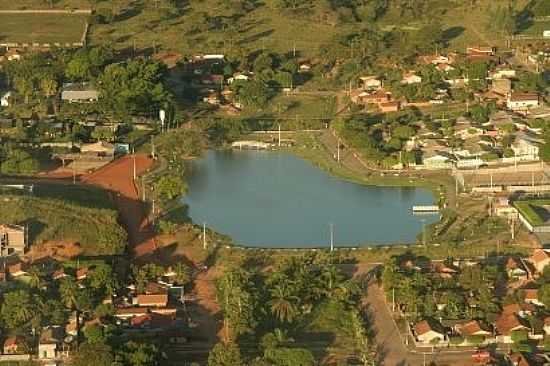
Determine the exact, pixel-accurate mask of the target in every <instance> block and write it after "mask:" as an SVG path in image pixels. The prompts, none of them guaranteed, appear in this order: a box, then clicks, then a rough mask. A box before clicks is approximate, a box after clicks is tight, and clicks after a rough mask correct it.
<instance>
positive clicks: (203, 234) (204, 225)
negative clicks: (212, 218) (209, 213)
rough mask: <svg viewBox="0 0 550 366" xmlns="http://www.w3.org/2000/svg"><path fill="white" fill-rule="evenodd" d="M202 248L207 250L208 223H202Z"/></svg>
mask: <svg viewBox="0 0 550 366" xmlns="http://www.w3.org/2000/svg"><path fill="white" fill-rule="evenodd" d="M202 248H203V249H204V250H206V222H203V223H202Z"/></svg>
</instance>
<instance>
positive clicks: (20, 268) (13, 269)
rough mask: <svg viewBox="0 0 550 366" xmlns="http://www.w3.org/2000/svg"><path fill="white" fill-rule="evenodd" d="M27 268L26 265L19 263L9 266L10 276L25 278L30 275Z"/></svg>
mask: <svg viewBox="0 0 550 366" xmlns="http://www.w3.org/2000/svg"><path fill="white" fill-rule="evenodd" d="M26 268H27V265H26V264H25V263H23V262H18V263H15V264H12V265H10V266H8V274H9V275H10V277H12V278H17V277H21V276H25V275H26V274H28V272H27V271H26Z"/></svg>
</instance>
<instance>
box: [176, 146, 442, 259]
mask: <svg viewBox="0 0 550 366" xmlns="http://www.w3.org/2000/svg"><path fill="white" fill-rule="evenodd" d="M191 169H192V172H191V174H190V176H189V177H188V184H189V193H188V195H187V196H186V197H185V198H184V202H185V203H187V204H188V205H189V206H190V209H189V215H190V216H191V218H192V219H193V221H194V222H195V223H198V224H200V223H203V222H206V224H207V226H209V227H211V228H212V229H214V230H216V231H218V232H220V233H223V234H226V235H229V236H231V237H232V238H233V240H234V241H235V243H237V244H240V245H245V246H249V247H263V248H311V247H328V246H329V243H330V223H332V224H333V228H334V230H333V232H334V244H335V246H362V245H388V244H398V243H410V242H414V241H415V240H416V237H417V235H418V234H419V233H420V232H421V231H422V225H423V221H424V223H425V224H430V223H433V222H435V221H436V220H438V216H437V215H430V216H421V217H419V216H413V214H412V212H411V208H412V206H414V205H423V204H433V202H434V198H433V195H432V193H431V192H430V191H429V190H426V189H422V188H408V187H406V188H398V187H376V186H364V185H359V184H355V183H350V182H347V181H344V180H342V179H339V178H336V177H333V176H331V175H329V174H328V173H326V172H324V171H322V170H320V169H318V168H316V167H315V166H313V165H312V164H310V163H309V162H307V161H305V160H303V159H301V158H298V157H296V156H294V155H292V154H289V153H286V152H262V151H209V152H208V154H207V155H206V156H205V157H203V158H201V159H198V160H196V161H193V162H192V164H191Z"/></svg>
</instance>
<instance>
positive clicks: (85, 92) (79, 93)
mask: <svg viewBox="0 0 550 366" xmlns="http://www.w3.org/2000/svg"><path fill="white" fill-rule="evenodd" d="M98 99H99V91H98V90H97V89H95V88H94V87H93V86H91V85H90V84H89V83H68V84H64V85H63V89H62V91H61V100H62V101H65V102H69V103H83V102H96V101H97V100H98Z"/></svg>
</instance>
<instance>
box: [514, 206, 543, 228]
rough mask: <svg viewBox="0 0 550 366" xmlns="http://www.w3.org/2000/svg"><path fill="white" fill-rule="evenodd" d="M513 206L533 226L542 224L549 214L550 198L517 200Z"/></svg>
mask: <svg viewBox="0 0 550 366" xmlns="http://www.w3.org/2000/svg"><path fill="white" fill-rule="evenodd" d="M514 206H516V208H517V209H518V210H519V211H520V212H521V214H522V215H523V217H525V218H526V219H527V220H528V221H529V223H530V224H531V225H533V226H540V225H544V224H545V223H546V222H547V221H548V218H549V216H550V213H549V211H548V207H549V206H550V200H530V201H517V202H515V203H514Z"/></svg>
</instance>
